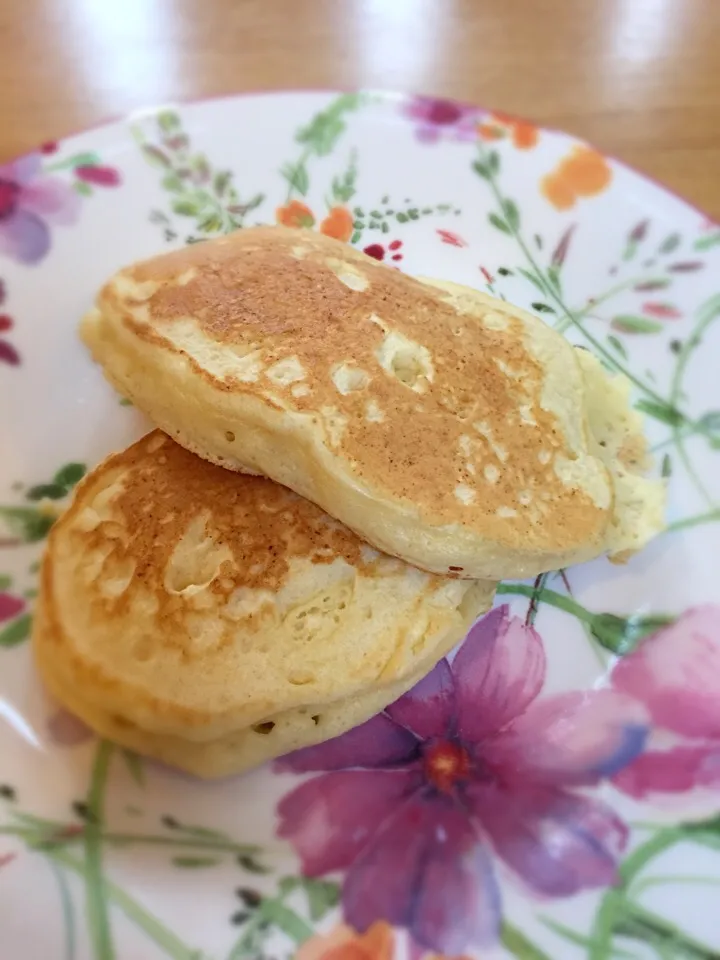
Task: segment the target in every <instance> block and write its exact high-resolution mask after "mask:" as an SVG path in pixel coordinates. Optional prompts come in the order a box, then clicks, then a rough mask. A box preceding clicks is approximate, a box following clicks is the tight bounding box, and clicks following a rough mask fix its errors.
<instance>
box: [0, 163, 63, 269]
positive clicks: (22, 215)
mask: <svg viewBox="0 0 720 960" xmlns="http://www.w3.org/2000/svg"><path fill="white" fill-rule="evenodd" d="M79 206H80V198H79V196H78V194H77V193H76V192H75V190H73V188H72V187H71V186H70V185H69V184H67V183H65V182H64V181H63V180H60V179H59V178H57V177H48V176H44V175H43V172H42V154H40V153H29V154H28V155H27V156H25V157H21V158H20V159H19V160H14V161H12V162H11V163H6V164H4V165H2V166H0V254H5V255H6V256H8V257H12V258H13V260H17V261H19V262H20V263H27V264H33V263H39V262H40V260H42V259H43V257H44V256H45V255H46V253H47V252H48V250H49V249H50V229H49V228H50V226H69V225H70V224H73V223H74V222H75V220H76V218H77V214H78V210H79Z"/></svg>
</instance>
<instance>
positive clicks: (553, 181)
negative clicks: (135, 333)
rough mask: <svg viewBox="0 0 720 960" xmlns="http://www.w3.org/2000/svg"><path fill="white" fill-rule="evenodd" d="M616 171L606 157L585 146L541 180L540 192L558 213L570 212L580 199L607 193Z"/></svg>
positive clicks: (578, 147) (575, 150)
mask: <svg viewBox="0 0 720 960" xmlns="http://www.w3.org/2000/svg"><path fill="white" fill-rule="evenodd" d="M611 180H612V170H611V168H610V164H609V163H608V162H607V160H606V159H605V157H603V156H602V154H600V153H598V152H597V150H593V149H592V147H587V146H585V145H581V146H577V147H573V149H572V150H571V151H570V153H569V154H568V155H567V156H566V157H563V159H562V160H561V161H560V162H559V163H558V165H557V167H556V168H555V169H554V170H553V171H551V172H550V173H549V174H547V176H545V177H543V178H542V180H541V181H540V192H541V193H542V195H543V196H544V197H545V198H546V199H547V200H549V201H550V203H551V204H552V205H553V206H554V207H555V209H556V210H569V209H570V207H573V206H575V201H576V200H577V199H578V198H579V197H595V196H597V195H598V194H599V193H602V192H603V190H606V189H607V188H608V186H609V185H610V181H611Z"/></svg>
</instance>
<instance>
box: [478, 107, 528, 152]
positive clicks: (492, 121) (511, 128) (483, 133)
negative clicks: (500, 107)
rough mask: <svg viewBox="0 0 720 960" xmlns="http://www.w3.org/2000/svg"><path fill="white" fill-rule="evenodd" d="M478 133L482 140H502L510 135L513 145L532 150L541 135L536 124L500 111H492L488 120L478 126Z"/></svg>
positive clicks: (519, 148)
mask: <svg viewBox="0 0 720 960" xmlns="http://www.w3.org/2000/svg"><path fill="white" fill-rule="evenodd" d="M478 134H479V135H480V138H481V139H482V140H502V139H503V138H504V137H506V136H508V135H509V136H510V139H511V140H512V143H513V146H514V147H517V148H518V150H531V149H532V148H533V147H534V146H535V145H536V143H537V142H538V136H539V134H538V128H537V127H536V126H535V125H534V124H532V123H528V121H527V120H520V119H518V118H517V117H511V116H510V114H508V113H498V112H495V113H492V114H491V115H490V118H489V119H488V120H484V121H483V122H482V123H481V124H480V125H479V126H478Z"/></svg>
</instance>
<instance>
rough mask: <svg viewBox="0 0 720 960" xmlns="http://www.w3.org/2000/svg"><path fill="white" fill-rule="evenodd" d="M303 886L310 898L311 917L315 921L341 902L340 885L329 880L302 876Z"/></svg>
mask: <svg viewBox="0 0 720 960" xmlns="http://www.w3.org/2000/svg"><path fill="white" fill-rule="evenodd" d="M301 882H302V886H303V887H304V889H305V893H306V895H307V898H308V910H309V913H310V919H311V920H313V921H314V922H317V921H318V920H322V918H323V917H324V916H325V915H326V914H327V913H329V912H330V911H331V910H332V909H334V908H335V907H336V906H337V905H338V903H339V902H340V887H339V885H338V884H337V883H333V882H332V881H329V880H315V879H313V878H312V877H302V878H301Z"/></svg>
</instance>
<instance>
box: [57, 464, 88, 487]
mask: <svg viewBox="0 0 720 960" xmlns="http://www.w3.org/2000/svg"><path fill="white" fill-rule="evenodd" d="M86 473H87V467H86V466H85V464H84V463H66V464H65V466H64V467H60V469H59V470H58V472H57V473H56V474H55V476H54V477H53V482H54V483H59V484H61V485H62V486H63V487H67V488H68V489H70V488H71V487H74V486H75V484H76V483H78V482H79V481H80V480H82V478H83V477H84V476H85V474H86Z"/></svg>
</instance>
